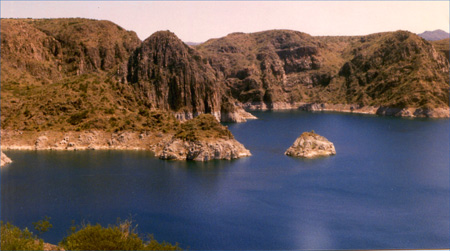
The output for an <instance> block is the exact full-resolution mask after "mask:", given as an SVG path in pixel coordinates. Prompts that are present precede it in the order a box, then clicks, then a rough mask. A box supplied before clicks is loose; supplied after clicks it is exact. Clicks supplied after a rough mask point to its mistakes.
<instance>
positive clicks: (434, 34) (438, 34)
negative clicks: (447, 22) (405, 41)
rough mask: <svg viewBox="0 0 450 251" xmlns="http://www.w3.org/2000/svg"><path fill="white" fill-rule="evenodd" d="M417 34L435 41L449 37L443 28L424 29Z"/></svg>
mask: <svg viewBox="0 0 450 251" xmlns="http://www.w3.org/2000/svg"><path fill="white" fill-rule="evenodd" d="M417 35H419V37H422V38H424V39H425V40H428V41H436V40H442V39H446V38H449V33H448V32H445V31H443V30H434V31H425V32H423V33H420V34H417Z"/></svg>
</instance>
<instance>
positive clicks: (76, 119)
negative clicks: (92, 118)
mask: <svg viewBox="0 0 450 251" xmlns="http://www.w3.org/2000/svg"><path fill="white" fill-rule="evenodd" d="M87 115H88V111H82V112H78V113H75V114H73V115H72V116H70V118H69V119H67V122H69V123H70V124H72V125H78V124H79V123H81V122H82V121H83V119H85V118H87V117H88V116H87Z"/></svg>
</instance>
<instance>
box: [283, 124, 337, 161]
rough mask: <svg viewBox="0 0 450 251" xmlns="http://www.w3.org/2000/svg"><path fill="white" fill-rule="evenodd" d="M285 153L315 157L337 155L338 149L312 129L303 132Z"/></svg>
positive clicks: (294, 155)
mask: <svg viewBox="0 0 450 251" xmlns="http://www.w3.org/2000/svg"><path fill="white" fill-rule="evenodd" d="M284 154H286V155H288V156H293V157H302V158H315V157H320V156H329V155H335V154H336V149H335V148H334V145H333V143H331V142H330V141H328V139H326V138H325V137H323V136H320V135H318V134H316V133H314V131H311V132H304V133H302V134H301V135H300V137H298V138H297V139H296V140H295V142H294V144H292V146H291V147H289V148H288V149H287V150H286V152H285V153H284Z"/></svg>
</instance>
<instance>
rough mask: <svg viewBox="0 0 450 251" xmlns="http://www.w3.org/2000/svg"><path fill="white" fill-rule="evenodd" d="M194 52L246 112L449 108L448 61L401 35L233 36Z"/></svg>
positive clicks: (417, 39)
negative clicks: (308, 106)
mask: <svg viewBox="0 0 450 251" xmlns="http://www.w3.org/2000/svg"><path fill="white" fill-rule="evenodd" d="M196 48H197V49H198V50H199V51H200V52H201V53H203V54H204V55H205V56H206V57H207V58H208V60H209V61H210V63H211V65H212V66H213V67H214V68H215V69H216V70H217V71H218V72H221V73H223V77H224V78H225V81H226V83H227V86H228V87H229V88H230V89H231V91H232V94H233V96H234V97H235V98H236V99H238V100H239V101H241V102H242V103H244V105H246V106H247V107H250V108H262V109H265V108H268V109H271V108H275V109H277V108H284V107H298V104H299V103H330V104H356V105H359V106H376V107H379V106H385V107H393V108H399V109H403V108H420V109H433V108H443V109H448V100H449V97H448V86H449V85H448V83H449V77H448V66H449V64H448V60H446V59H445V58H444V57H443V56H442V55H440V54H439V53H437V52H436V50H435V49H434V47H433V46H432V44H430V43H429V42H427V41H425V40H423V39H421V38H420V37H418V36H417V35H415V34H413V33H410V32H406V31H397V32H388V33H379V34H373V35H369V36H363V37H312V36H309V35H307V34H304V33H301V32H295V31H288V30H274V31H266V32H258V33H251V34H244V33H233V34H230V35H228V36H226V37H224V38H220V39H213V40H209V41H207V42H205V43H204V44H201V45H199V46H197V47H196ZM417 115H420V116H421V114H417ZM422 115H423V116H428V115H426V114H422ZM447 116H448V115H447Z"/></svg>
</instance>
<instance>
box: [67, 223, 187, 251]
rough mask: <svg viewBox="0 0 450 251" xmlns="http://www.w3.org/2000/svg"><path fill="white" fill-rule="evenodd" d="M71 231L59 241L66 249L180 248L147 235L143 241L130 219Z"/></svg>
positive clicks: (85, 226)
mask: <svg viewBox="0 0 450 251" xmlns="http://www.w3.org/2000/svg"><path fill="white" fill-rule="evenodd" d="M71 230H72V233H71V234H70V235H69V236H67V237H65V238H64V239H63V241H62V242H61V243H60V245H61V246H62V247H64V248H65V249H66V250H181V249H180V248H179V247H178V246H177V245H172V244H169V243H166V242H163V243H159V242H157V241H156V240H155V239H153V237H152V236H151V235H150V236H149V241H147V242H145V241H143V240H142V239H141V238H140V237H139V236H138V234H137V233H136V232H135V228H133V226H132V222H131V221H124V222H121V223H118V224H116V225H110V226H108V227H106V228H105V227H102V226H101V225H100V224H97V225H91V224H87V225H84V226H82V227H80V229H79V230H76V228H72V229H71Z"/></svg>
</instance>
